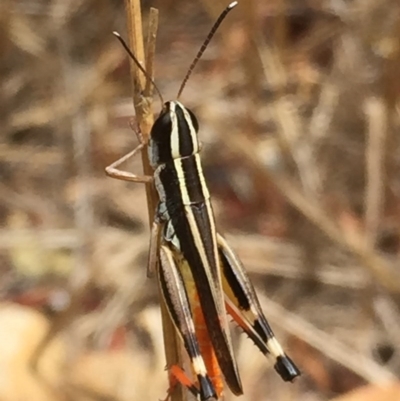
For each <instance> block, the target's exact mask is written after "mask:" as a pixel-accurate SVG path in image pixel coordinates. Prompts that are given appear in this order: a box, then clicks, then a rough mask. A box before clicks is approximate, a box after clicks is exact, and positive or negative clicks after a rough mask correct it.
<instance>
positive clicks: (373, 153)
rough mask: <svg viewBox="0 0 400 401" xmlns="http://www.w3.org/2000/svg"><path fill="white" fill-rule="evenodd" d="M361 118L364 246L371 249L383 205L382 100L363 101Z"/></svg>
mask: <svg viewBox="0 0 400 401" xmlns="http://www.w3.org/2000/svg"><path fill="white" fill-rule="evenodd" d="M365 116H366V120H367V122H368V132H367V134H368V137H367V138H368V139H367V149H366V168H367V171H366V177H367V190H366V194H365V203H366V205H365V210H366V215H365V226H366V234H367V238H366V240H367V244H368V245H369V246H371V247H374V245H375V242H376V236H377V232H378V225H379V221H380V220H381V215H382V210H383V206H384V201H385V200H384V189H385V180H384V167H385V164H384V157H385V142H386V141H385V139H386V134H387V126H386V112H385V103H384V102H383V100H382V99H377V98H370V99H367V101H366V104H365Z"/></svg>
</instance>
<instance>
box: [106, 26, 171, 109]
mask: <svg viewBox="0 0 400 401" xmlns="http://www.w3.org/2000/svg"><path fill="white" fill-rule="evenodd" d="M113 35H114V36H115V37H116V38H117V39H118V40H119V41H120V43H121V44H122V46H123V47H124V49H125V50H126V52H127V53H128V54H129V56H130V58H131V59H132V60H133V61H134V63H135V64H136V66H137V67H138V68H139V70H140V71H142V72H143V74H144V75H145V77H146V78H147V79H148V80H149V81H150V82H151V83H152V85H153V86H154V88H155V90H156V92H157V94H158V97H159V98H160V101H161V108H162V107H163V106H164V99H163V97H162V95H161V92H160V90H159V89H158V88H157V85H156V84H155V82H154V80H153V78H152V77H151V76H150V75H149V73H148V72H147V71H146V70H145V69H144V68H143V67H142V65H141V64H140V63H139V61H138V59H137V58H136V57H135V55H134V54H133V53H132V50H131V49H130V48H129V47H128V45H127V44H126V42H125V41H124V39H122V37H121V35H120V34H119V33H118V32H116V31H114V32H113Z"/></svg>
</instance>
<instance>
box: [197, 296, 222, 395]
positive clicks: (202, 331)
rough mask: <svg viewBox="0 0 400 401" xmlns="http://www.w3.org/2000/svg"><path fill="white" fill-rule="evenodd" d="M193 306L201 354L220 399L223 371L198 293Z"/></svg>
mask: <svg viewBox="0 0 400 401" xmlns="http://www.w3.org/2000/svg"><path fill="white" fill-rule="evenodd" d="M192 307H193V321H194V325H195V330H196V336H197V340H198V342H199V346H200V352H201V356H202V357H203V359H204V363H205V365H206V368H207V374H208V376H209V377H210V379H211V381H212V383H213V385H214V389H215V392H216V394H217V397H218V399H219V398H221V396H222V393H223V390H224V383H223V381H222V373H221V369H220V367H219V364H218V360H217V357H216V355H215V351H214V347H213V346H212V343H211V340H210V336H209V334H208V330H207V326H206V322H205V319H204V315H203V312H202V309H201V306H200V303H199V299H198V295H197V293H196V296H195V299H194V302H193V305H192Z"/></svg>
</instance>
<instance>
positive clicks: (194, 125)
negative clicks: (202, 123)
mask: <svg viewBox="0 0 400 401" xmlns="http://www.w3.org/2000/svg"><path fill="white" fill-rule="evenodd" d="M186 110H187V112H188V113H189V116H190V119H191V121H192V125H193V128H194V130H195V131H196V132H198V131H199V121H198V120H197V118H196V116H195V115H194V113H193V112H192V110H190V109H188V108H187V109H186Z"/></svg>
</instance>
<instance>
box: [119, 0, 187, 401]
mask: <svg viewBox="0 0 400 401" xmlns="http://www.w3.org/2000/svg"><path fill="white" fill-rule="evenodd" d="M125 3H126V10H127V16H128V31H129V42H130V47H131V49H132V50H133V52H134V54H135V56H136V58H137V59H138V60H139V62H141V61H142V62H143V61H144V60H146V66H145V67H146V70H147V71H148V72H149V73H150V76H152V74H153V61H154V60H153V59H154V53H155V52H154V49H155V40H156V30H157V21H158V13H157V11H156V10H153V11H151V13H150V22H149V32H148V40H147V49H146V50H147V57H146V56H145V51H144V44H143V33H142V14H141V8H140V0H125ZM131 77H132V85H133V88H132V89H133V94H132V96H133V104H134V107H135V111H136V120H137V124H138V126H139V129H140V132H141V135H142V137H143V139H144V141H145V142H147V141H148V138H149V135H150V131H151V127H152V125H153V122H154V117H153V114H152V112H151V92H152V87H151V85H149V84H147V85H146V79H145V76H144V74H143V73H142V72H141V71H140V70H139V68H137V67H136V66H135V64H134V63H133V62H131ZM142 164H143V172H144V173H145V174H146V175H152V174H153V170H152V168H151V165H150V163H149V158H148V154H147V148H146V147H144V149H143V151H142ZM146 196H147V206H148V213H149V222H150V225H151V223H152V222H153V220H154V213H155V209H156V205H157V199H158V198H157V194H156V192H155V188H154V186H153V185H152V184H148V185H146ZM162 299H163V298H162V297H160V300H161V302H160V306H161V315H162V323H163V335H164V344H165V356H166V361H167V367H169V366H172V365H174V364H179V365H181V362H182V361H181V353H180V351H179V342H178V338H177V335H176V331H175V329H174V327H173V325H172V322H171V320H170V317H169V315H168V312H167V310H166V307H165V305H164V303H163V301H162ZM184 399H185V398H184V392H183V390H182V388H181V386H176V390H175V391H174V392H173V393H172V396H171V401H183V400H184Z"/></svg>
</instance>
